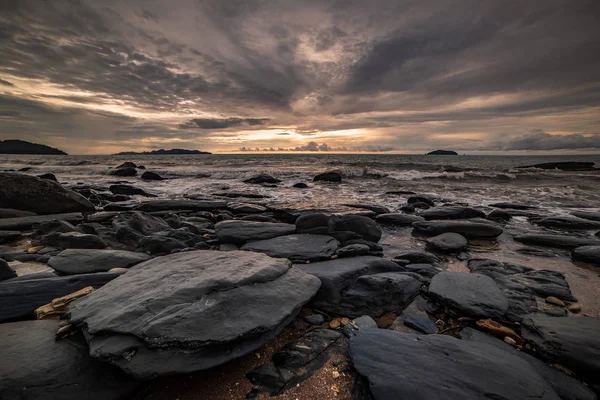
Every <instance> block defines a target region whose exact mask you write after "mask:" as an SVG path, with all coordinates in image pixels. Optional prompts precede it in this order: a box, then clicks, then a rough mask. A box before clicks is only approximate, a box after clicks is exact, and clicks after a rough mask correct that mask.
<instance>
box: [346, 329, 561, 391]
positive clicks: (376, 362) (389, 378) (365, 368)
mask: <svg viewBox="0 0 600 400" xmlns="http://www.w3.org/2000/svg"><path fill="white" fill-rule="evenodd" d="M349 355H350V358H351V359H352V362H353V364H354V367H355V369H356V371H357V373H358V374H359V376H361V377H364V378H366V379H367V381H368V385H369V389H370V395H371V396H372V399H375V400H382V399H438V398H441V397H443V398H444V399H448V400H462V399H524V398H527V399H544V400H558V398H559V397H558V396H557V395H556V393H555V392H554V390H553V389H552V387H551V386H550V385H549V384H548V383H547V382H546V380H545V379H544V378H543V377H541V376H540V375H539V374H538V373H537V372H536V371H535V370H534V369H533V367H531V365H529V364H528V363H527V362H526V361H524V360H522V359H520V358H519V357H517V356H515V355H512V354H510V353H507V352H505V351H503V350H500V349H497V348H495V347H494V346H490V345H488V344H484V343H477V342H466V341H461V340H459V339H456V338H453V337H451V336H446V335H423V336H415V335H413V334H408V333H400V332H395V331H392V330H386V329H366V330H363V331H361V332H359V334H358V335H357V336H355V337H353V338H351V339H350V346H349ZM441 393H443V394H441Z"/></svg>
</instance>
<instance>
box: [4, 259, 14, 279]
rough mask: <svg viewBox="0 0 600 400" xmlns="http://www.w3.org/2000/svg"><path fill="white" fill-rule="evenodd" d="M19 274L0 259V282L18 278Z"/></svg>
mask: <svg viewBox="0 0 600 400" xmlns="http://www.w3.org/2000/svg"><path fill="white" fill-rule="evenodd" d="M16 277H17V273H16V272H15V271H13V269H12V268H11V267H10V265H8V263H7V262H6V261H4V260H3V259H2V258H0V281H5V280H7V279H11V278H16Z"/></svg>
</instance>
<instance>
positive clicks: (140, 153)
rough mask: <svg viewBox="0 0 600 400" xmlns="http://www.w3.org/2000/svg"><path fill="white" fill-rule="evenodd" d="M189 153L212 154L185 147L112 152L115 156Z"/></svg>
mask: <svg viewBox="0 0 600 400" xmlns="http://www.w3.org/2000/svg"><path fill="white" fill-rule="evenodd" d="M189 154H212V153H211V152H208V151H200V150H186V149H171V150H165V149H160V150H152V151H142V152H135V151H123V152H121V153H117V154H114V155H115V156H165V155H189Z"/></svg>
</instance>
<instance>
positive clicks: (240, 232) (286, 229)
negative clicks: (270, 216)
mask: <svg viewBox="0 0 600 400" xmlns="http://www.w3.org/2000/svg"><path fill="white" fill-rule="evenodd" d="M295 231H296V226H295V225H292V224H281V223H276V224H274V223H269V222H254V221H240V220H231V221H221V222H219V223H217V224H215V233H216V235H217V237H218V238H219V240H220V241H221V242H225V243H228V242H229V243H245V242H247V241H250V240H264V239H271V238H274V237H277V236H284V235H290V234H292V233H294V232H295Z"/></svg>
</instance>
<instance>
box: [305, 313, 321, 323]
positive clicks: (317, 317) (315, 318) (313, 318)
mask: <svg viewBox="0 0 600 400" xmlns="http://www.w3.org/2000/svg"><path fill="white" fill-rule="evenodd" d="M304 319H305V320H306V322H308V323H309V324H311V325H323V322H325V317H323V316H322V315H321V314H312V315H307V316H306V317H304Z"/></svg>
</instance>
